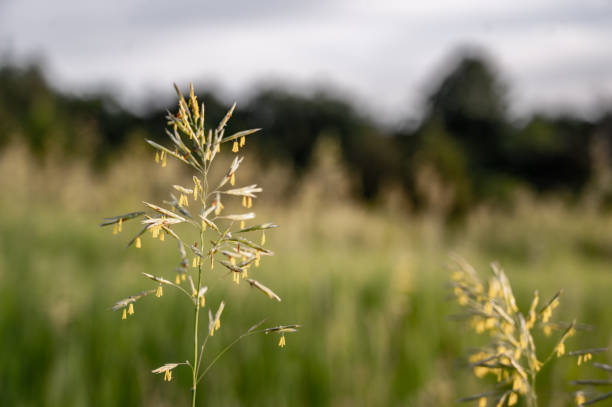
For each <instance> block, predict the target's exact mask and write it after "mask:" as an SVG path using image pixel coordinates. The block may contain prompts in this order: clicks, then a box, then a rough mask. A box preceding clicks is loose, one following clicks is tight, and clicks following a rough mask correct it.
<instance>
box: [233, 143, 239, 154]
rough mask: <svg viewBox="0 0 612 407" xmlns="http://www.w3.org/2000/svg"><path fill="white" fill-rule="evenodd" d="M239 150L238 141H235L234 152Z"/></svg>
mask: <svg viewBox="0 0 612 407" xmlns="http://www.w3.org/2000/svg"><path fill="white" fill-rule="evenodd" d="M237 152H238V142H237V141H234V144H233V145H232V153H237Z"/></svg>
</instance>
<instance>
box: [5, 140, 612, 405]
mask: <svg viewBox="0 0 612 407" xmlns="http://www.w3.org/2000/svg"><path fill="white" fill-rule="evenodd" d="M128 157H130V156H129V154H126V155H125V156H123V157H118V158H117V162H118V164H117V165H116V166H115V167H114V168H112V169H111V170H109V171H107V172H106V173H105V174H104V175H97V174H94V173H92V172H91V171H89V170H87V169H85V167H81V166H79V165H74V164H73V165H66V166H63V165H62V164H61V162H56V163H53V162H51V163H49V162H48V163H46V164H44V165H39V164H32V163H30V160H29V158H28V156H27V154H24V153H23V151H22V150H19V149H12V150H8V152H6V153H4V155H3V156H2V157H1V158H0V174H1V175H0V187H1V188H2V191H3V193H2V198H1V199H0V405H1V406H62V407H65V406H137V405H147V406H179V405H188V403H189V402H190V393H189V386H190V383H191V378H190V373H189V371H188V369H187V368H184V369H183V370H181V369H180V368H177V369H176V370H175V372H174V375H173V377H174V379H173V381H172V382H170V383H167V382H164V381H163V378H162V376H161V375H153V374H151V370H153V369H155V368H157V367H159V366H161V365H162V364H164V363H167V362H181V361H184V360H186V359H188V358H189V357H190V349H191V346H192V345H191V343H192V342H191V340H192V339H193V337H192V335H193V333H192V331H191V324H192V319H193V315H192V313H191V308H190V307H188V306H186V304H185V301H187V300H186V299H185V298H184V297H182V296H179V295H178V293H176V292H173V291H172V290H171V288H170V287H167V288H165V290H164V295H163V296H162V297H161V298H155V296H150V297H147V298H145V299H143V300H141V301H139V302H137V303H136V305H135V314H134V315H133V316H130V317H129V318H128V319H127V320H122V319H121V315H120V313H119V312H112V311H111V310H110V307H111V306H112V305H113V304H114V303H115V302H116V301H118V300H120V299H122V298H125V297H127V296H129V295H132V294H134V293H137V292H139V291H142V290H143V289H149V288H155V285H154V283H153V282H151V281H150V280H147V279H146V278H144V277H143V276H142V273H143V272H148V273H152V274H155V275H161V276H164V277H165V278H168V279H170V280H172V281H173V280H174V276H175V274H174V271H173V270H174V269H175V267H176V266H177V264H178V262H179V260H180V259H179V258H178V256H177V254H176V250H175V247H174V246H175V243H174V241H172V240H171V239H169V238H167V239H166V240H165V241H164V242H160V241H159V240H152V239H151V238H150V237H148V236H147V237H144V238H143V244H142V248H141V249H136V248H133V247H130V248H126V243H127V242H128V241H129V239H130V238H131V235H132V234H134V233H136V231H137V230H138V229H139V228H140V226H139V225H137V224H130V223H127V222H126V223H125V224H124V226H123V232H122V233H120V234H118V235H113V234H112V229H106V228H100V227H99V226H98V224H99V223H100V222H101V220H102V218H103V217H105V216H111V215H115V214H118V213H125V212H128V211H130V210H137V209H139V208H140V202H141V201H142V200H150V201H152V202H156V200H158V201H161V199H163V197H164V196H165V194H166V191H167V189H168V187H169V186H170V185H171V183H172V181H171V180H172V176H171V175H173V174H174V175H176V174H179V175H180V173H178V172H177V171H178V170H176V169H175V168H169V169H164V170H162V169H160V168H159V167H155V166H154V165H153V163H152V162H151V161H152V160H144V159H141V157H140V156H139V155H138V154H136V155H135V158H133V160H128ZM147 157H148V156H147ZM149 158H150V157H149ZM58 161H59V160H58ZM164 171H167V172H169V173H170V175H169V174H166V173H164ZM173 171H174V173H173ZM275 171H276V172H275ZM281 173H282V171H281V170H280V169H274V168H272V169H270V170H268V173H267V174H263V175H265V176H264V181H265V182H263V187H264V193H263V196H265V195H266V189H271V190H272V192H271V195H272V196H274V191H273V190H274V182H276V181H274V180H276V179H279V178H282V177H281V175H279V174H281ZM307 178H308V177H307ZM313 179H314V180H313V181H311V182H310V184H309V185H304V186H302V187H301V190H300V191H301V192H298V193H296V194H295V196H294V197H293V198H292V199H291V200H287V201H285V200H284V201H278V202H282V204H281V203H278V202H277V201H276V200H275V199H268V200H266V199H262V200H261V202H259V201H258V202H256V203H255V208H256V209H257V211H258V220H259V219H260V220H262V221H268V220H271V221H274V222H275V223H277V224H279V225H280V228H279V229H276V230H274V231H272V232H270V233H269V234H267V240H268V241H267V243H266V247H268V248H270V249H271V250H273V251H274V252H275V256H273V257H266V258H263V259H262V264H261V266H260V267H259V268H257V269H253V270H252V274H253V276H255V278H257V279H258V280H259V281H261V282H262V283H264V284H266V285H268V286H269V287H271V288H273V289H274V291H275V292H276V293H278V294H279V296H280V297H281V298H282V302H280V303H277V302H275V301H272V300H270V299H269V298H267V297H266V296H264V295H261V293H260V292H258V291H257V290H253V289H252V288H250V287H249V285H248V284H247V283H246V282H242V283H241V284H240V285H235V284H233V283H232V278H231V276H229V275H228V273H226V272H225V271H224V270H223V268H222V267H215V269H214V270H212V271H207V272H206V275H205V278H206V284H207V285H209V287H211V291H210V295H207V298H206V301H207V304H206V307H207V308H208V307H212V308H213V309H216V308H217V306H218V304H219V302H220V301H221V300H222V299H223V300H225V302H226V303H227V305H226V308H225V311H224V314H223V318H222V323H221V329H220V330H219V331H218V332H217V333H216V334H215V335H214V337H212V338H211V339H210V341H209V343H208V345H207V352H206V356H205V363H206V361H208V362H209V361H210V360H211V359H212V358H213V357H214V355H215V354H216V353H217V352H219V351H220V350H221V349H222V348H223V347H224V346H225V345H226V344H228V343H229V342H230V341H232V340H233V339H234V338H235V337H237V336H239V335H240V334H241V333H243V332H244V331H246V330H247V329H248V328H249V327H250V326H252V325H253V324H255V323H257V322H258V321H261V320H262V319H266V322H265V325H266V326H273V325H278V324H287V323H298V324H301V325H302V328H301V330H300V331H299V332H298V333H294V334H288V335H287V336H286V341H287V344H286V346H285V347H284V348H280V347H278V340H279V337H278V336H277V335H258V336H253V337H250V338H247V339H245V340H244V341H242V342H239V343H238V344H237V345H236V346H235V347H234V348H233V349H232V350H231V351H230V352H228V353H227V354H225V355H224V356H223V357H222V358H221V359H220V360H219V362H218V363H217V364H216V365H215V366H214V367H213V368H212V369H211V371H210V373H209V374H208V375H207V376H206V377H205V379H204V381H203V385H202V387H201V389H199V391H198V397H199V403H198V404H199V405H202V406H204V405H209V406H240V405H244V406H315V405H316V406H355V405H363V406H376V405H377V406H396V405H397V406H453V405H456V400H457V399H458V398H460V397H463V396H469V395H470V394H473V393H478V392H479V391H482V390H484V389H485V388H487V387H488V386H490V385H492V384H493V383H494V380H493V379H491V380H490V381H489V380H484V381H478V380H476V379H474V378H473V375H472V374H471V372H470V371H469V369H467V368H466V358H465V355H466V354H467V352H468V351H470V350H471V349H473V348H474V347H476V346H477V345H479V344H482V343H483V338H480V337H479V336H477V335H476V334H474V333H472V332H470V330H469V329H468V327H467V326H466V325H465V324H462V323H461V322H460V320H458V318H457V317H456V313H457V312H458V311H459V309H458V307H457V306H456V304H455V301H454V298H453V296H452V293H451V290H450V289H449V287H448V281H449V276H450V271H449V270H450V269H449V264H451V263H452V256H460V257H461V258H463V259H465V260H467V261H468V262H470V263H471V264H473V265H474V266H475V267H476V268H477V269H478V270H479V271H480V273H481V275H482V276H485V277H486V276H487V273H489V272H490V271H489V269H488V264H489V263H490V262H491V261H498V262H499V263H500V264H501V265H502V267H503V268H504V269H505V271H506V273H507V274H508V276H509V278H510V280H511V281H512V283H513V286H514V290H515V294H516V296H517V298H518V300H519V307H520V308H521V309H522V310H526V309H527V308H528V307H529V301H530V298H531V296H532V294H533V291H534V290H535V289H538V290H539V291H540V296H541V297H542V299H543V300H544V299H546V298H548V297H551V296H552V295H554V294H555V293H556V292H557V291H558V290H559V289H563V290H564V292H563V295H562V298H561V306H560V307H559V308H558V309H557V310H556V312H555V315H554V318H555V320H558V321H566V322H567V321H571V320H572V319H574V318H576V319H578V320H579V321H580V322H581V323H583V324H585V325H584V326H582V327H581V328H582V329H581V330H579V332H578V334H577V335H576V336H575V337H573V338H571V339H570V340H569V341H568V343H567V346H568V350H571V349H572V348H576V349H578V348H581V347H601V346H608V345H609V344H610V343H611V340H612V318H611V317H610V312H611V310H612V296H610V287H612V269H611V268H610V265H611V260H612V216H610V215H602V214H601V213H599V212H596V211H594V210H591V209H589V206H588V205H587V204H575V205H573V206H568V205H564V204H561V203H560V201H559V200H557V199H555V198H554V197H551V198H549V199H546V200H544V199H540V200H536V199H533V198H531V197H530V195H529V194H523V195H520V196H519V195H517V197H516V199H515V202H514V203H513V205H511V206H509V207H508V208H505V209H503V210H502V209H495V208H490V207H484V206H483V207H481V208H477V209H474V210H473V211H472V212H471V213H470V214H469V215H468V216H467V217H466V218H465V219H464V220H462V221H459V222H454V223H448V222H445V221H443V220H442V218H441V216H439V215H437V214H436V213H434V212H432V213H427V212H425V213H419V214H418V215H417V214H414V213H412V212H411V211H406V210H400V209H398V208H397V207H394V206H393V205H385V203H384V202H383V203H382V204H379V205H377V206H372V207H369V206H365V205H363V204H357V203H354V202H352V201H351V200H350V199H347V198H342V197H339V198H337V199H329V194H328V193H327V192H326V191H329V190H330V188H331V189H332V190H333V188H334V185H335V184H334V183H335V182H336V181H334V178H333V177H332V176H331V175H330V179H331V181H329V180H327V179H325V178H324V177H319V178H313ZM284 182H288V181H287V180H285V181H284ZM330 182H332V184H331V185H330V184H329V183H330ZM186 310H189V311H186ZM205 311H207V310H205ZM204 321H206V320H204ZM551 346H552V342H551ZM595 360H598V361H602V362H609V359H608V355H607V354H602V355H597V356H596V357H595ZM598 377H599V378H601V377H602V376H601V373H600V372H598V371H596V370H595V369H594V368H592V367H591V366H588V365H586V366H581V367H580V368H578V367H577V366H576V361H575V360H574V359H572V358H569V357H567V358H561V359H559V360H558V361H556V362H555V363H554V364H552V365H551V366H547V367H546V369H545V371H544V372H543V374H542V377H541V378H540V379H539V383H538V384H539V386H540V387H539V392H540V404H541V405H543V406H549V405H550V406H562V405H571V403H572V395H571V392H572V391H574V390H576V388H575V387H573V386H572V385H570V383H569V381H570V380H575V379H579V378H598ZM603 377H605V376H603Z"/></svg>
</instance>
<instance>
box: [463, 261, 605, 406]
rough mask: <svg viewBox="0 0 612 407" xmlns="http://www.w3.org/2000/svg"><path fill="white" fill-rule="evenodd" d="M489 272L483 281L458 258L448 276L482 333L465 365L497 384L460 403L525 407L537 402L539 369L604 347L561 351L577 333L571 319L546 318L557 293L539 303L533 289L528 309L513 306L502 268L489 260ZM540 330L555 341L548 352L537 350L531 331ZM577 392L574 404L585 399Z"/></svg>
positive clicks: (588, 355)
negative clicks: (483, 341)
mask: <svg viewBox="0 0 612 407" xmlns="http://www.w3.org/2000/svg"><path fill="white" fill-rule="evenodd" d="M492 270H493V276H492V277H491V278H490V279H489V280H488V281H487V282H486V283H485V282H483V281H482V280H481V278H480V276H479V275H478V274H477V273H476V271H475V270H474V269H473V268H472V267H471V266H470V265H469V264H467V263H465V262H463V261H461V260H459V261H457V263H456V269H455V270H454V272H453V274H452V286H453V290H454V294H455V296H456V298H457V301H458V303H459V305H460V306H461V307H462V308H463V309H464V310H465V313H464V314H463V315H462V317H464V318H462V320H465V321H466V322H467V324H469V326H470V327H471V328H473V329H474V330H475V331H476V332H477V333H478V334H487V335H488V336H489V338H490V341H489V342H488V344H487V345H485V346H484V347H482V348H480V349H479V350H478V351H476V352H474V353H472V354H471V355H470V356H469V367H470V368H471V369H472V370H473V372H474V374H475V375H476V376H477V377H478V378H482V377H484V376H487V375H492V376H493V377H495V379H496V381H497V385H496V386H495V387H494V388H493V389H492V390H491V391H487V392H483V393H480V394H476V395H473V396H470V397H464V398H462V399H460V400H459V401H462V402H476V404H477V405H478V407H485V406H487V405H492V406H496V407H501V406H514V405H516V404H517V403H518V401H519V399H520V398H523V399H524V400H525V403H526V405H527V406H529V407H536V406H537V405H538V397H537V387H536V379H537V377H538V374H539V373H540V371H541V369H542V368H543V367H544V366H545V365H547V364H549V363H551V362H552V361H554V360H555V359H557V358H560V357H562V356H564V355H566V356H570V357H576V358H577V361H578V364H579V365H580V364H582V363H583V362H588V361H590V360H591V359H592V357H593V354H595V353H599V352H603V351H605V350H606V349H604V348H599V349H584V350H579V351H574V352H569V353H566V347H565V343H566V341H567V339H569V338H570V337H572V336H573V335H574V334H575V333H576V329H577V324H576V321H573V322H571V323H557V322H553V321H551V317H552V314H553V310H554V309H555V308H557V307H558V306H559V298H560V295H561V292H558V293H557V294H555V295H554V296H553V297H552V298H551V299H550V300H549V301H548V302H547V303H545V304H544V305H543V306H540V305H539V304H540V297H539V294H538V291H537V290H536V291H535V292H534V295H533V300H532V301H531V305H530V306H529V310H528V312H527V313H523V312H521V311H520V310H519V308H518V306H517V302H516V299H515V297H514V294H513V292H512V287H511V285H510V280H508V277H507V276H506V274H505V273H504V271H503V270H502V269H501V268H500V267H499V266H498V265H496V264H492ZM536 328H538V329H541V330H542V331H543V333H544V335H545V336H546V337H550V336H551V335H553V333H555V332H557V334H556V341H555V345H554V347H553V348H552V350H550V351H549V352H548V353H544V354H542V352H541V351H540V349H541V348H543V347H544V345H543V344H542V343H540V342H539V341H536V340H535V339H534V336H533V333H534V330H535V329H536ZM579 396H580V394H577V395H576V402H577V403H578V404H581V403H582V402H584V399H580V398H579Z"/></svg>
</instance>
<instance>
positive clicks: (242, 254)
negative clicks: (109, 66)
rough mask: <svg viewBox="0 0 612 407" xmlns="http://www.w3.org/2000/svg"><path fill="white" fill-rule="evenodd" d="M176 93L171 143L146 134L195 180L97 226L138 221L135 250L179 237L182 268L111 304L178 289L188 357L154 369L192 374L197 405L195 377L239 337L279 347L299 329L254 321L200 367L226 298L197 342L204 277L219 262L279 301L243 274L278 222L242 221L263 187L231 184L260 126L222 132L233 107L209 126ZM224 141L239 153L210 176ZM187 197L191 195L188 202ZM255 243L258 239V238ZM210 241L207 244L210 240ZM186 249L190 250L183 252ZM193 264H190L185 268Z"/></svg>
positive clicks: (127, 309)
mask: <svg viewBox="0 0 612 407" xmlns="http://www.w3.org/2000/svg"><path fill="white" fill-rule="evenodd" d="M175 88H176V92H177V94H178V98H179V106H178V112H177V113H176V114H172V113H168V116H167V125H168V129H167V130H166V134H167V135H168V137H169V139H170V141H171V142H172V144H173V146H172V147H171V148H166V147H164V146H162V145H159V144H157V143H155V142H153V141H151V140H146V141H147V143H149V144H150V145H151V146H152V147H153V148H155V150H156V152H155V162H156V163H158V164H159V165H160V166H161V167H165V166H166V162H167V160H168V159H169V158H172V159H176V160H178V161H179V162H181V163H183V164H185V165H186V166H189V167H191V169H192V170H193V172H194V175H193V178H192V181H193V184H190V185H188V186H182V185H173V192H172V193H170V200H169V201H164V205H155V204H152V203H148V202H143V204H144V206H145V211H139V212H131V213H128V214H124V215H118V216H114V217H111V218H106V219H105V220H104V222H103V223H102V224H101V226H110V225H112V226H113V233H114V234H117V233H119V232H121V230H122V228H123V223H124V222H126V221H128V220H132V219H137V218H139V219H142V220H141V223H142V225H143V227H142V229H141V230H140V231H139V232H138V233H137V234H136V235H135V236H134V237H133V238H132V239H131V240H130V242H129V243H128V246H134V247H136V248H140V247H141V246H142V244H143V243H142V239H143V235H144V234H145V233H147V232H149V233H150V234H151V237H152V238H154V239H159V240H161V241H164V240H165V238H166V236H168V237H170V238H172V239H174V240H175V241H176V242H177V247H178V252H179V255H180V258H181V261H180V263H179V267H178V268H177V269H176V270H175V271H174V272H173V273H174V281H171V280H170V279H166V278H164V277H163V276H158V275H153V274H149V273H143V274H144V276H145V277H146V278H148V279H150V280H152V281H153V282H154V283H155V285H156V287H155V288H152V289H148V290H145V291H142V292H140V293H138V294H136V295H132V296H130V297H128V298H125V299H123V300H121V301H119V302H117V303H116V304H115V305H114V306H113V307H112V309H113V310H114V311H121V318H122V319H127V318H128V316H130V315H132V314H134V304H135V303H136V301H138V300H140V299H141V298H143V297H146V296H148V295H151V294H155V296H156V297H157V298H160V297H161V296H162V295H163V288H164V286H167V287H171V288H173V289H175V290H176V291H177V292H178V293H179V294H182V295H185V296H186V297H187V298H188V299H189V301H190V303H191V306H192V307H193V351H192V353H193V354H192V358H191V359H187V360H186V361H185V362H178V363H166V364H164V365H163V366H161V367H159V368H157V369H155V370H153V373H156V374H162V373H163V374H164V380H165V381H170V380H172V371H173V370H174V369H175V368H177V367H179V366H188V367H189V368H190V369H191V377H192V388H191V391H192V403H191V404H192V406H195V405H196V398H197V388H198V383H199V382H200V380H202V378H203V377H204V376H205V375H206V373H207V372H208V371H209V369H210V368H211V367H212V366H213V365H214V364H215V362H216V361H217V360H219V358H220V357H221V356H222V355H223V354H224V353H225V352H227V351H228V350H229V349H230V348H231V347H232V346H233V345H234V344H236V343H237V342H238V341H240V340H241V339H243V338H245V337H247V336H250V335H253V334H256V333H265V334H270V333H275V334H278V335H279V336H280V339H279V343H278V344H279V346H280V347H284V346H285V334H286V333H291V332H296V331H297V329H298V328H299V325H281V326H276V327H271V328H266V329H261V328H260V327H261V325H262V323H263V321H261V322H259V323H257V324H255V325H253V326H252V327H251V328H249V329H248V330H247V331H246V332H245V333H244V334H242V335H240V336H239V337H238V338H236V339H235V340H234V341H232V342H231V343H230V344H228V345H227V346H226V347H225V348H223V349H222V350H221V352H220V353H219V354H218V355H216V356H215V357H214V358H212V361H211V362H209V363H208V365H206V366H205V367H204V363H203V355H204V351H205V348H206V343H207V342H208V340H209V338H210V337H212V336H213V335H214V334H215V332H216V331H217V330H219V328H220V326H221V314H222V313H223V309H224V307H225V302H223V301H221V302H220V304H219V305H218V307H217V308H216V311H215V312H213V311H212V310H211V308H210V307H209V308H208V327H207V329H206V336H205V338H204V340H203V341H200V336H201V335H202V333H201V332H200V314H201V310H202V309H203V308H205V307H206V294H207V293H208V286H206V285H205V280H206V279H208V278H209V276H210V274H208V273H207V272H206V271H208V272H212V271H213V269H214V266H215V264H220V265H222V266H223V267H224V269H225V270H226V274H227V275H228V276H229V275H231V276H232V280H233V282H234V283H236V284H237V285H238V284H239V283H240V281H241V280H246V281H247V282H248V283H249V285H250V286H251V287H254V288H257V289H258V290H259V291H261V292H262V293H264V294H265V295H267V296H268V297H269V298H270V299H273V300H276V301H279V302H280V301H281V299H280V297H279V296H278V295H276V293H274V292H273V291H272V290H271V289H270V288H268V287H266V286H265V285H263V284H262V283H260V282H259V281H257V280H254V279H252V278H249V277H248V273H249V270H250V269H251V266H254V267H258V266H259V263H260V260H261V258H262V256H271V255H273V254H274V253H273V252H272V251H271V250H269V249H267V248H265V247H264V245H265V232H266V231H267V230H268V229H272V228H276V227H278V226H277V225H275V224H273V223H262V224H252V225H247V224H246V222H251V221H252V220H253V219H254V218H255V212H253V211H251V210H250V209H251V207H252V206H253V200H254V199H255V198H257V195H256V194H258V193H260V192H262V189H261V188H260V187H258V186H257V185H255V184H253V185H247V186H242V187H236V186H235V183H236V174H237V171H238V168H239V167H240V164H241V163H242V161H243V158H244V157H240V156H238V155H237V154H238V153H239V152H240V149H241V148H242V147H244V145H245V143H246V137H247V136H250V135H252V134H254V133H256V132H257V131H259V130H260V129H252V130H244V131H240V132H237V133H234V134H232V135H229V136H226V135H225V127H226V125H227V123H228V121H229V119H230V117H231V116H232V113H233V111H234V108H235V106H236V105H235V104H234V106H232V107H231V109H230V110H229V111H228V112H227V114H226V115H225V117H224V118H223V119H222V120H221V122H220V123H219V125H218V126H217V127H215V128H207V127H206V125H205V121H204V112H205V111H204V104H201V105H199V104H198V101H197V98H196V96H195V94H194V91H193V85H192V86H190V94H189V97H188V98H187V99H185V97H184V96H183V95H182V94H181V92H180V90H179V89H178V87H176V85H175ZM225 143H230V144H231V146H232V147H231V150H232V153H233V154H236V156H235V157H234V160H233V161H232V163H231V165H230V167H229V168H228V169H227V171H226V172H225V174H224V175H223V176H222V177H221V179H218V180H212V179H210V178H211V177H210V176H209V174H210V171H211V168H212V165H213V162H214V159H215V158H216V157H217V155H218V154H219V153H220V152H221V146H222V145H223V144H225ZM229 199H240V200H241V201H242V206H243V207H244V208H245V209H247V210H249V211H246V212H243V213H232V214H225V213H224V212H223V209H224V205H223V201H225V200H229ZM190 201H193V202H192V203H191V204H190ZM181 228H191V229H192V230H195V231H196V232H197V234H199V241H197V242H194V243H193V244H189V243H187V242H186V241H185V238H184V236H186V235H187V232H188V230H185V229H183V230H182V231H179V229H181ZM256 238H257V239H259V243H255V242H254V240H255V239H256ZM207 242H208V243H207ZM186 248H189V250H190V254H189V255H188V254H187V250H186ZM190 265H191V268H190V267H189V266H190Z"/></svg>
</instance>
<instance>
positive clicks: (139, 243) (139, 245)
mask: <svg viewBox="0 0 612 407" xmlns="http://www.w3.org/2000/svg"><path fill="white" fill-rule="evenodd" d="M134 246H136V248H137V249H140V248H141V247H142V242H141V241H140V238H139V237H137V238H136V242H135V243H134Z"/></svg>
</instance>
